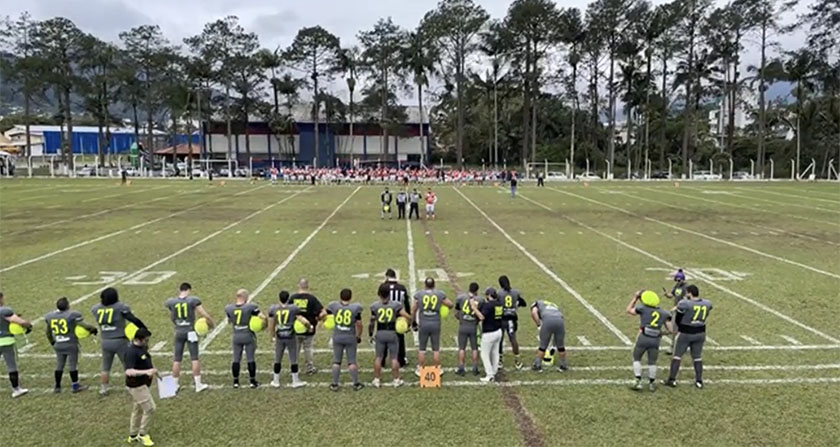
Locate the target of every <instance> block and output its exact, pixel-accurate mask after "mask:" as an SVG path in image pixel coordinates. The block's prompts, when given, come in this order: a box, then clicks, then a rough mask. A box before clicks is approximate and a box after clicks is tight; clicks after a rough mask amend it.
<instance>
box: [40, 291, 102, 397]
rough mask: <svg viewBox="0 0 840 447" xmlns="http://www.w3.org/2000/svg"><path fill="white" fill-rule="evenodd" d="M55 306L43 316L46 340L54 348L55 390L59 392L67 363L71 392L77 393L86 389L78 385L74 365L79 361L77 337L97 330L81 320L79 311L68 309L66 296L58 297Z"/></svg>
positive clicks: (77, 376)
mask: <svg viewBox="0 0 840 447" xmlns="http://www.w3.org/2000/svg"><path fill="white" fill-rule="evenodd" d="M55 307H56V310H54V311H52V312H50V313H48V314H47V315H46V316H45V317H44V323H46V327H47V340H48V341H49V342H50V345H52V347H53V349H54V350H55V360H56V363H55V365H56V366H55V392H56V393H60V392H61V376H63V375H64V366H65V364H69V365H68V366H69V367H70V381H71V382H72V387H73V393H78V392H79V391H84V390H86V389H87V387H86V386H82V385H79V371H78V369H77V367H76V365H77V364H78V362H79V338H84V337H87V336H88V335H91V334H93V335H96V334H97V332H98V331H97V330H96V327H95V326H93V325H90V324H87V323H85V322H83V321H82V319H83V317H82V314H81V313H80V312H77V311H75V310H70V301H68V300H67V298H64V297H62V298H59V299H58V301H57V302H56V303H55Z"/></svg>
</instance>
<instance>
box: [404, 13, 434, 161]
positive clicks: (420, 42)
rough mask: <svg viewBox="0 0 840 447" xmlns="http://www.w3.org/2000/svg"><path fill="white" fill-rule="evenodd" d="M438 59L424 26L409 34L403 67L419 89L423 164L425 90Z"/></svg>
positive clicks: (424, 153) (418, 101) (424, 151)
mask: <svg viewBox="0 0 840 447" xmlns="http://www.w3.org/2000/svg"><path fill="white" fill-rule="evenodd" d="M438 59H439V55H438V52H437V49H436V48H435V46H434V45H433V42H432V39H430V38H429V36H428V35H427V31H426V30H424V29H423V27H422V26H419V27H417V29H416V30H415V31H413V32H410V33H408V37H407V38H406V45H405V47H404V48H403V65H404V68H405V70H406V71H407V72H408V73H409V75H410V76H411V79H412V82H413V83H414V85H415V86H416V87H417V107H418V109H419V111H420V160H421V163H424V162H425V160H426V147H425V141H424V139H423V122H424V116H423V88H425V87H428V86H429V78H430V77H431V76H434V75H435V74H436V73H437V71H436V68H435V63H436V62H437V60H438Z"/></svg>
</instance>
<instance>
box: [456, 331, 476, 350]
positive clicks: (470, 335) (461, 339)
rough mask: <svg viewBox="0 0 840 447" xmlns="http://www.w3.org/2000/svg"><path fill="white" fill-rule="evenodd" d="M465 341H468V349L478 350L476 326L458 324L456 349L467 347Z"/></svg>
mask: <svg viewBox="0 0 840 447" xmlns="http://www.w3.org/2000/svg"><path fill="white" fill-rule="evenodd" d="M467 342H469V343H470V349H472V350H473V351H477V350H478V331H477V329H476V326H466V327H465V326H458V349H459V350H461V351H463V350H465V349H467Z"/></svg>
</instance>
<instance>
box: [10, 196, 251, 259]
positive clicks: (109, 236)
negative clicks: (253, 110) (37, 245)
mask: <svg viewBox="0 0 840 447" xmlns="http://www.w3.org/2000/svg"><path fill="white" fill-rule="evenodd" d="M256 189H259V188H254V189H253V190H256ZM224 198H226V197H223V198H217V199H213V200H210V201H208V202H202V203H200V204H198V205H195V206H192V207H190V208H186V209H183V210H181V211H176V212H174V213H172V214H168V215H166V216H162V217H158V218H156V219H152V220H147V221H145V222H141V223H139V224H137V225H134V226H132V227H129V228H125V229H122V230H117V231H114V232H111V233H108V234H105V235H102V236H99V237H95V238H93V239H88V240H86V241H82V242H79V243H77V244H73V245H70V246H68V247H64V248H60V249H58V250H55V251H51V252H49V253H45V254H43V255H40V256H37V257H34V258H32V259H27V260H26V261H22V262H19V263H17V264H15V265H10V266H8V267H3V268H0V273H4V272H8V271H9V270H14V269H16V268H18V267H23V266H24V265H28V264H32V263H34V262H38V261H43V260H44V259H47V258H51V257H53V256H55V255H58V254H61V253H64V252H67V251H70V250H75V249H77V248H79V247H84V246H85V245H90V244H93V243H96V242H99V241H103V240H105V239H109V238H112V237H114V236H118V235H120V234H123V233H125V232H128V231H134V230H137V229H140V228H143V227H146V226H149V225H152V224H154V223H157V222H160V221H162V220H165V219H169V218H171V217H175V216H178V215H181V214H184V213H187V212H189V211H192V210H195V209H197V208H201V207H203V206H205V205H207V203H211V202H217V201H219V200H223V199H224Z"/></svg>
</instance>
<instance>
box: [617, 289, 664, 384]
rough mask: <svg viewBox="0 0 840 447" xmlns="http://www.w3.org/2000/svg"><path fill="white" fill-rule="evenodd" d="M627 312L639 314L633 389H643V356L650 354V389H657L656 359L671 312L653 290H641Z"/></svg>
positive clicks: (634, 296)
mask: <svg viewBox="0 0 840 447" xmlns="http://www.w3.org/2000/svg"><path fill="white" fill-rule="evenodd" d="M627 313H628V314H630V315H638V316H639V320H640V325H639V335H638V337H636V345H635V346H634V347H633V374H634V375H635V376H636V384H635V385H634V386H633V389H634V390H636V391H640V390H641V389H642V356H643V355H644V354H645V353H647V356H648V379H649V380H650V383H649V384H648V389H650V391H656V359H657V358H659V343H660V341H661V339H662V333H663V332H664V331H663V329H665V322H667V321H668V319H669V318H670V317H671V314H670V313H669V312H668V311H667V310H664V309H662V308H661V307H659V295H657V294H656V292H653V291H651V290H639V291H638V292H636V294H635V295H633V298H632V299H631V300H630V304H628V305H627Z"/></svg>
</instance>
